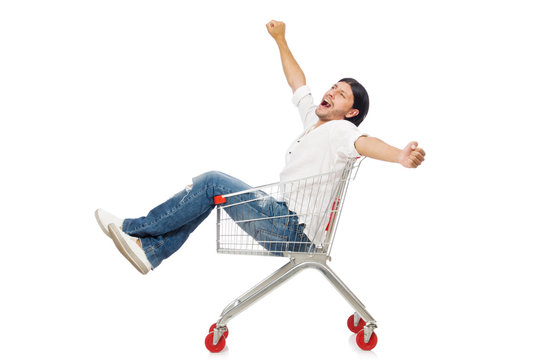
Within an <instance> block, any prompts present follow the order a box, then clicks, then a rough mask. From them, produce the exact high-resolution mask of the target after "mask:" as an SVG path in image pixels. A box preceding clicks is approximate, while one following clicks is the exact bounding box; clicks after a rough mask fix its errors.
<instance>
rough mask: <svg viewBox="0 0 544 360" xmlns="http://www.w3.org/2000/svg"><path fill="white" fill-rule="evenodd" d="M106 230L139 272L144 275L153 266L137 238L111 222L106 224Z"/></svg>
mask: <svg viewBox="0 0 544 360" xmlns="http://www.w3.org/2000/svg"><path fill="white" fill-rule="evenodd" d="M108 230H109V234H110V237H111V238H112V239H113V242H114V243H115V246H116V247H117V249H118V250H119V251H120V252H121V254H123V256H124V257H125V258H126V259H127V260H128V261H130V263H131V264H132V265H134V267H135V268H136V269H137V270H138V271H139V272H141V273H142V274H144V275H145V274H147V273H148V272H149V270H151V269H152V268H153V266H151V263H150V262H149V260H147V256H146V255H145V252H144V251H143V250H142V248H141V247H140V246H139V245H138V243H137V240H138V238H135V237H132V236H130V235H128V234H126V233H124V232H123V231H122V230H121V228H120V227H119V226H116V225H115V224H113V223H112V224H109V225H108Z"/></svg>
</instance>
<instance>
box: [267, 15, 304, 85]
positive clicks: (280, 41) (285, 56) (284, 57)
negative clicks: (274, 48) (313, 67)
mask: <svg viewBox="0 0 544 360" xmlns="http://www.w3.org/2000/svg"><path fill="white" fill-rule="evenodd" d="M266 29H267V30H268V33H269V34H270V35H271V36H272V37H273V38H274V40H275V41H276V44H277V45H278V48H279V49H280V57H281V65H282V66H283V73H284V74H285V78H286V79H287V82H288V83H289V86H290V87H291V90H293V92H295V90H296V89H298V88H299V87H301V86H302V85H306V77H305V76H304V72H302V69H301V68H300V66H299V65H298V63H297V61H296V60H295V58H294V57H293V54H291V50H289V46H287V41H286V40H285V24H284V23H283V22H281V21H275V20H272V21H270V22H269V23H268V24H266Z"/></svg>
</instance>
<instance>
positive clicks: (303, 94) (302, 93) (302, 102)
mask: <svg viewBox="0 0 544 360" xmlns="http://www.w3.org/2000/svg"><path fill="white" fill-rule="evenodd" d="M292 101H293V104H294V105H295V106H296V107H297V108H298V112H299V114H300V119H301V120H302V126H303V127H304V130H307V129H309V128H310V127H312V126H313V125H314V124H315V123H316V122H317V120H318V118H317V115H316V114H315V109H316V108H317V105H315V104H314V98H313V97H312V93H311V91H310V88H309V87H308V86H307V85H302V86H301V87H299V88H298V89H297V90H296V91H295V92H294V93H293V100H292Z"/></svg>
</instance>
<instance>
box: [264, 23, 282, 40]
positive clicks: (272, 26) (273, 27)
mask: <svg viewBox="0 0 544 360" xmlns="http://www.w3.org/2000/svg"><path fill="white" fill-rule="evenodd" d="M266 29H267V30H268V33H269V34H270V35H271V36H272V37H273V38H274V40H276V41H278V40H280V39H285V23H283V22H281V21H276V20H272V21H270V22H269V23H268V24H266Z"/></svg>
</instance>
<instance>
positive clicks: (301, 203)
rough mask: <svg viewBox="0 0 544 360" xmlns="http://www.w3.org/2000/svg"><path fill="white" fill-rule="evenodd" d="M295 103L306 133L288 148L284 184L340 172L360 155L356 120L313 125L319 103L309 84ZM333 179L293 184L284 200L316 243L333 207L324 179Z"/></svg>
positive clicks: (329, 191) (359, 134)
mask: <svg viewBox="0 0 544 360" xmlns="http://www.w3.org/2000/svg"><path fill="white" fill-rule="evenodd" d="M293 104H294V105H295V106H297V107H298V110H299V113H300V117H301V119H302V124H303V126H304V132H303V133H302V134H300V135H299V136H298V137H297V138H296V139H295V140H294V141H293V143H292V144H291V145H290V146H289V148H288V149H287V153H286V154H285V167H284V168H283V170H282V171H281V173H280V182H281V183H288V182H290V181H292V180H296V179H303V178H307V177H311V176H314V175H318V174H323V173H330V172H337V171H340V170H342V169H343V168H344V166H345V165H346V163H347V161H348V160H349V159H350V158H354V157H357V156H359V154H358V153H357V150H356V149H355V141H356V140H357V139H358V138H359V137H360V136H361V135H362V134H361V133H360V132H359V129H358V128H357V126H355V125H354V124H353V123H351V122H349V121H347V120H331V121H329V122H327V123H325V124H323V125H321V126H319V127H317V128H314V125H316V123H317V121H318V120H319V118H318V117H317V115H316V114H315V110H316V108H317V105H315V104H314V100H313V97H312V94H311V92H310V88H309V87H308V86H306V85H305V86H301V87H300V88H298V89H297V90H296V91H295V93H294V94H293ZM333 180H334V179H325V178H318V180H317V181H318V182H317V183H316V182H315V180H312V181H308V182H306V183H304V184H298V185H293V184H290V185H289V189H287V191H286V196H285V201H286V202H287V204H288V206H289V209H290V210H292V211H294V212H296V213H297V215H298V217H299V222H300V223H305V224H306V228H305V231H304V232H305V233H306V235H307V236H308V237H309V238H310V239H311V240H312V241H313V242H314V243H315V244H320V243H322V242H323V240H324V235H325V234H324V229H325V227H326V223H327V221H326V220H328V219H326V218H327V216H326V214H327V211H326V209H327V208H330V206H331V204H329V202H328V201H329V199H330V198H331V197H332V191H333V190H334V189H332V188H331V187H330V186H331V185H326V184H325V182H331V183H332V182H334V181H333ZM293 186H295V188H293ZM310 194H311V195H310ZM325 199H326V200H325ZM325 202H326V203H325ZM316 214H320V216H321V217H322V218H323V219H320V218H318V217H317V216H315V215H316Z"/></svg>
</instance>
